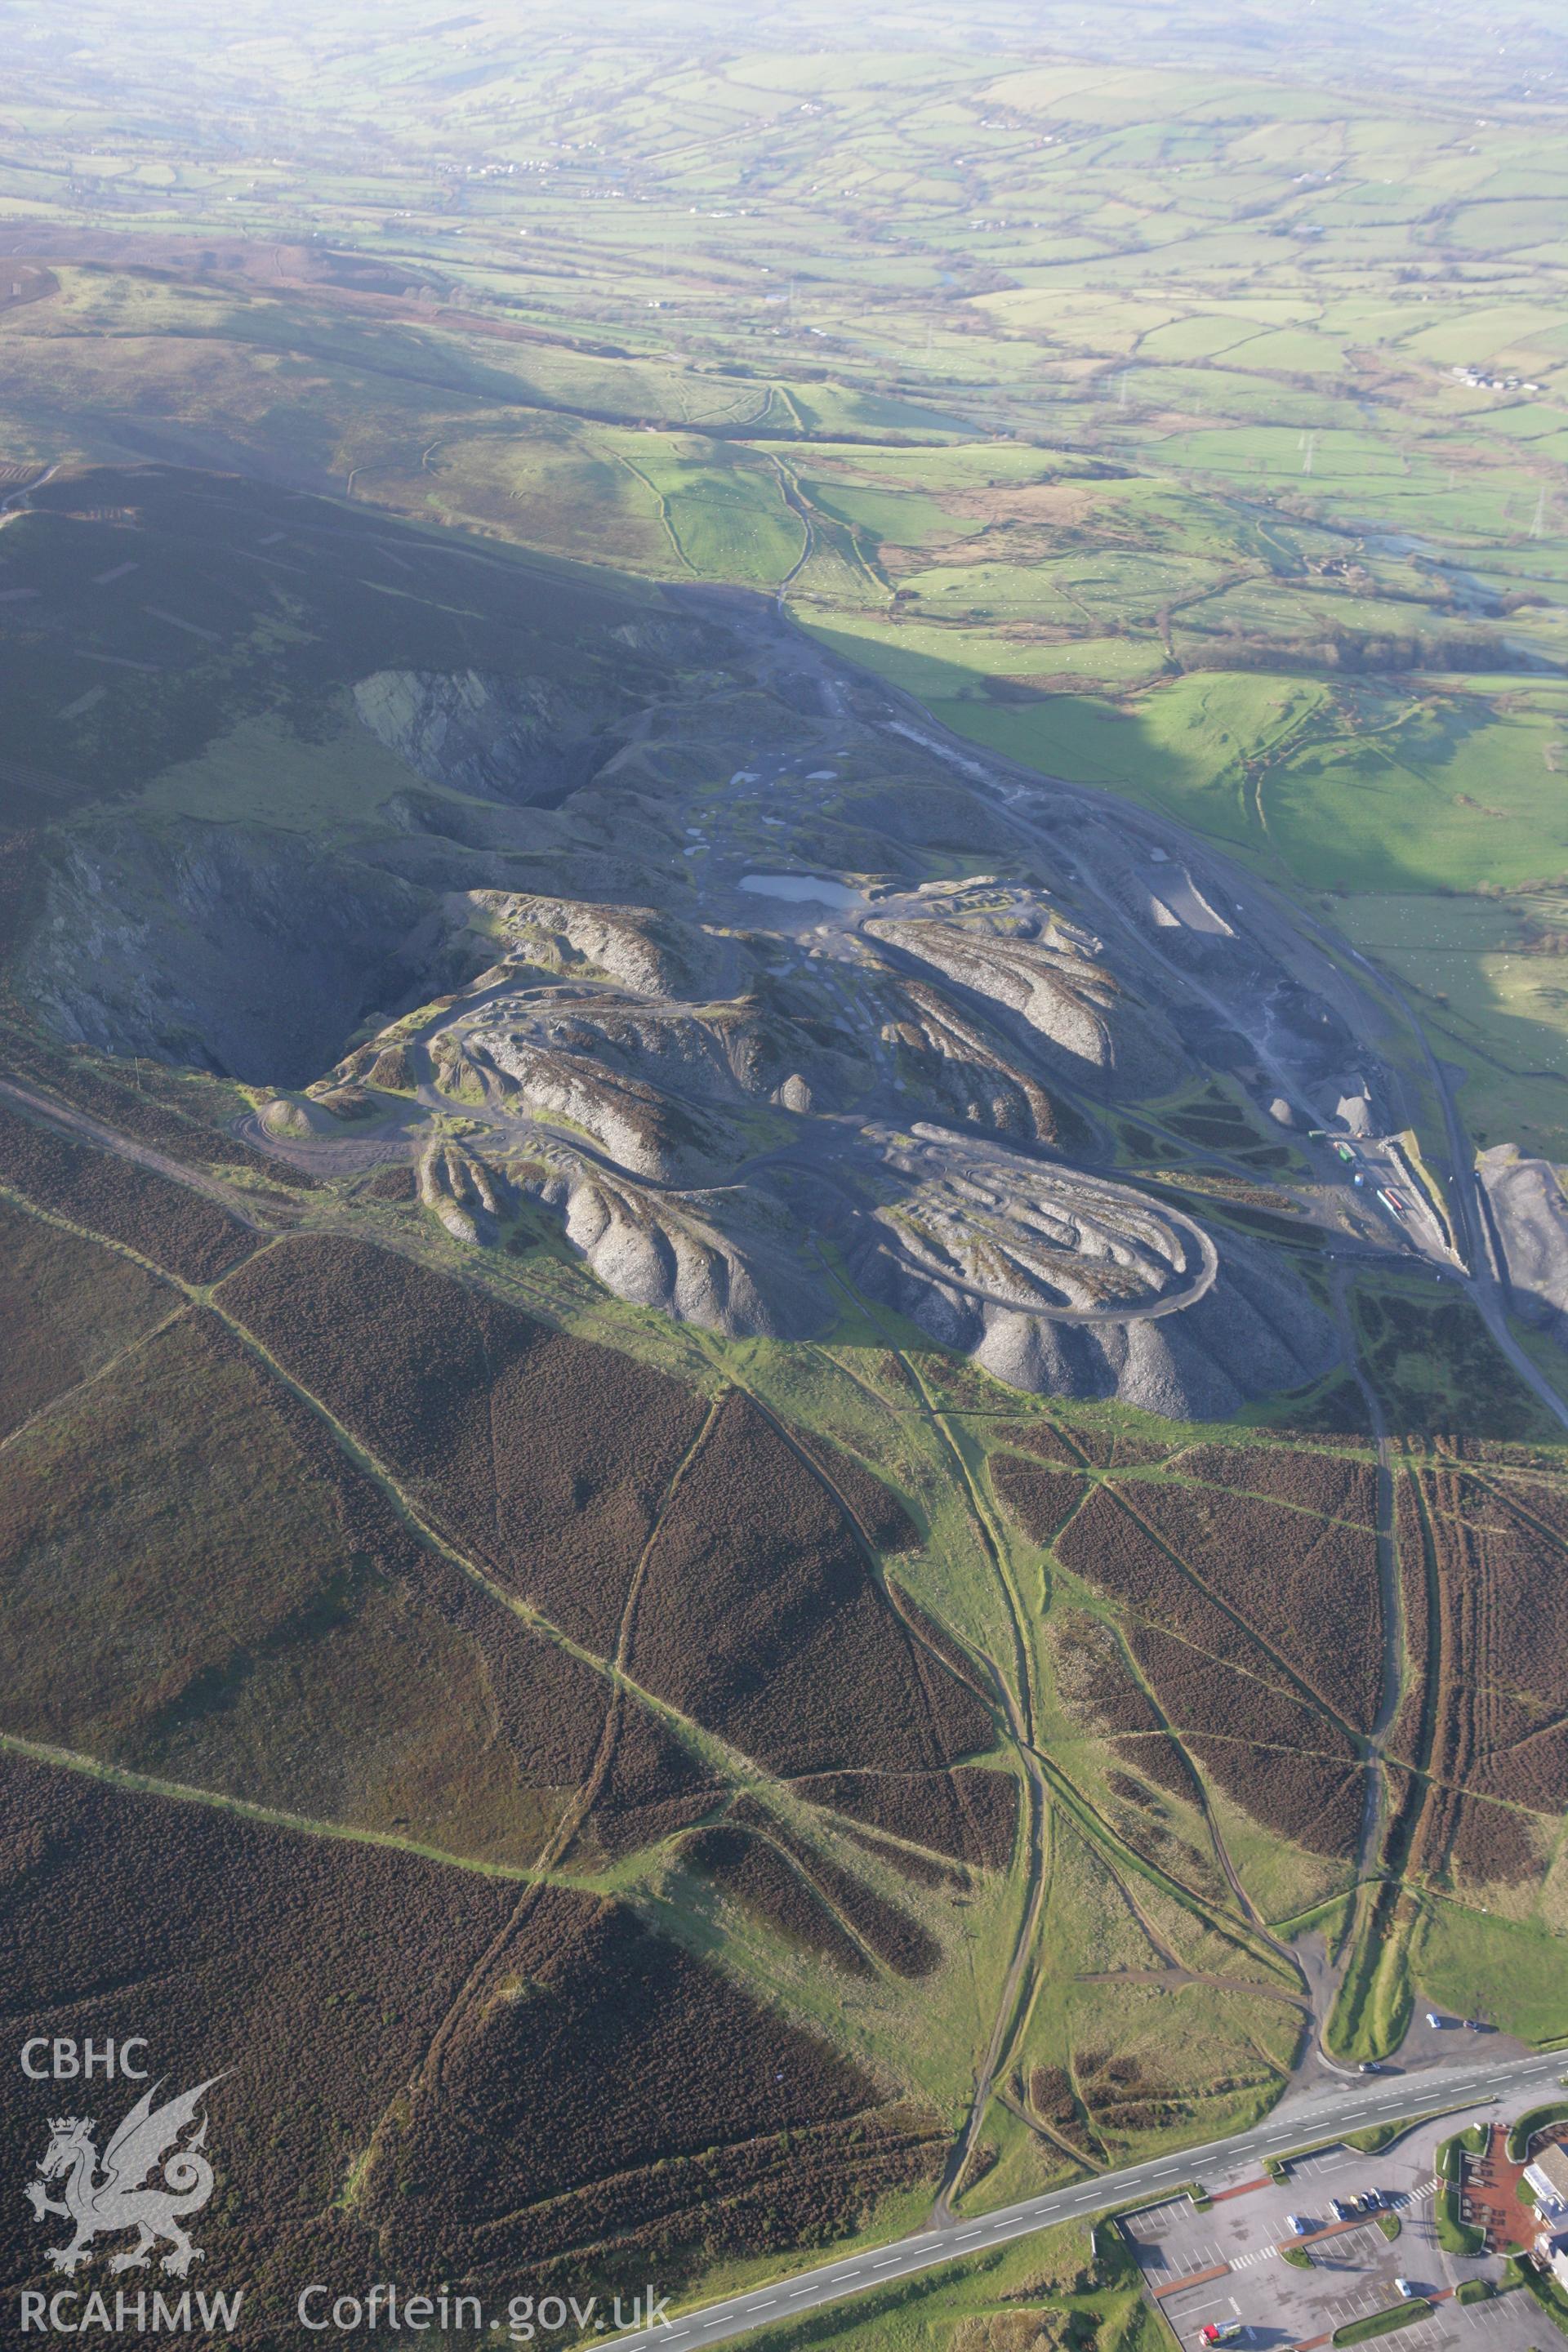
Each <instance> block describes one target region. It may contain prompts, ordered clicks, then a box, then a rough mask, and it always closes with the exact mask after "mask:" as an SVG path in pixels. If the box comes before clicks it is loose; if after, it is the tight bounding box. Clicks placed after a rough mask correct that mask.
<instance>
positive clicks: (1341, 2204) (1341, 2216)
mask: <svg viewBox="0 0 1568 2352" xmlns="http://www.w3.org/2000/svg"><path fill="white" fill-rule="evenodd" d="M1329 2202H1330V2204H1331V2206H1332V2207H1333V2209H1334V2219H1335V2221H1350V2220H1352V2217H1353V2214H1354V2210H1355V2209H1354V2207H1353V2206H1352V2205H1348V2204H1347V2203H1346V2202H1345V2200H1344V2199H1343V2198H1342V2197H1331V2198H1330V2200H1329Z"/></svg>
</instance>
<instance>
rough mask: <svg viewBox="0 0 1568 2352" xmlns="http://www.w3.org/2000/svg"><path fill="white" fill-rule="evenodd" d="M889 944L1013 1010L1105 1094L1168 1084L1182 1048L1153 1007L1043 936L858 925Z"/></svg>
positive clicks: (951, 926) (948, 926)
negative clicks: (1029, 937) (1162, 1082)
mask: <svg viewBox="0 0 1568 2352" xmlns="http://www.w3.org/2000/svg"><path fill="white" fill-rule="evenodd" d="M867 928H868V930H869V932H870V933H871V935H872V936H873V937H874V938H876V939H879V940H886V941H887V943H888V944H889V946H890V947H893V948H896V949H899V950H902V952H903V953H904V954H906V955H910V956H914V957H917V958H918V959H919V961H921V963H924V964H929V965H931V966H932V967H933V968H934V969H935V970H936V971H940V972H943V973H945V974H946V975H947V977H948V978H949V979H950V980H953V981H956V982H959V984H960V985H961V986H962V987H963V988H965V989H967V990H970V991H972V992H973V993H974V994H975V995H976V996H981V997H989V998H990V999H991V1000H992V1001H993V1003H996V1004H999V1005H1002V1006H1005V1008H1006V1010H1007V1011H1008V1012H1010V1013H1017V1014H1018V1015H1019V1016H1020V1017H1021V1018H1022V1019H1023V1020H1024V1021H1025V1022H1026V1024H1028V1026H1029V1027H1030V1028H1031V1029H1032V1030H1034V1031H1035V1032H1036V1033H1037V1034H1038V1036H1039V1037H1040V1038H1041V1039H1042V1040H1043V1041H1044V1042H1045V1044H1046V1045H1047V1048H1048V1049H1049V1052H1050V1055H1051V1058H1052V1059H1053V1060H1056V1061H1058V1063H1059V1064H1060V1066H1063V1067H1064V1068H1065V1069H1068V1070H1071V1071H1073V1072H1074V1073H1075V1074H1076V1075H1077V1076H1079V1077H1080V1078H1083V1077H1089V1076H1092V1078H1093V1079H1094V1080H1096V1081H1097V1082H1098V1084H1099V1085H1100V1087H1101V1088H1102V1089H1103V1090H1104V1091H1105V1092H1107V1093H1109V1094H1117V1095H1131V1094H1137V1093H1139V1092H1140V1091H1149V1090H1152V1088H1153V1087H1156V1086H1157V1085H1158V1084H1159V1082H1160V1078H1161V1076H1162V1074H1163V1075H1164V1077H1165V1082H1166V1083H1167V1084H1169V1083H1170V1082H1171V1080H1172V1079H1173V1077H1174V1076H1175V1074H1176V1073H1177V1072H1178V1071H1179V1069H1180V1067H1181V1064H1182V1059H1183V1056H1182V1051H1181V1047H1180V1045H1178V1043H1177V1041H1176V1038H1175V1035H1174V1033H1173V1031H1172V1030H1171V1028H1170V1025H1169V1024H1168V1023H1167V1022H1165V1021H1164V1020H1163V1019H1162V1018H1161V1016H1160V1015H1159V1014H1158V1013H1153V1012H1151V1011H1150V1010H1149V1009H1148V1008H1146V1007H1145V1006H1142V1005H1140V1004H1138V1003H1134V1002H1133V1001H1132V1000H1131V998H1130V997H1129V996H1128V994H1127V992H1126V991H1125V990H1124V989H1123V988H1122V987H1121V983H1120V982H1118V981H1117V980H1116V978H1115V977H1114V975H1113V974H1112V973H1110V972H1109V971H1106V970H1105V969H1104V968H1103V966H1101V965H1100V964H1098V963H1095V962H1093V961H1091V960H1090V959H1089V957H1087V956H1085V955H1081V954H1079V953H1076V952H1074V951H1073V950H1069V949H1066V948H1061V947H1057V946H1054V945H1052V944H1051V943H1050V942H1049V941H1048V940H1022V939H1016V938H1014V939H999V938H995V937H994V936H990V935H988V934H986V933H984V932H977V931H974V930H972V929H963V928H961V927H960V926H959V925H957V924H955V923H946V922H942V921H939V920H936V919H932V920H930V921H922V922H879V923H871V924H868V926H867Z"/></svg>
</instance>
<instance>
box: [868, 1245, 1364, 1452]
mask: <svg viewBox="0 0 1568 2352" xmlns="http://www.w3.org/2000/svg"><path fill="white" fill-rule="evenodd" d="M858 1274H859V1279H860V1280H861V1282H862V1283H863V1285H864V1286H865V1287H866V1288H867V1289H868V1290H869V1291H870V1292H871V1293H872V1295H873V1296H875V1297H879V1298H881V1299H883V1300H884V1301H885V1302H886V1303H887V1304H888V1305H889V1307H895V1308H897V1309H898V1311H899V1312H900V1314H904V1315H908V1316H909V1317H910V1319H911V1321H913V1322H916V1323H918V1324H919V1325H920V1326H921V1329H922V1330H924V1331H929V1332H930V1334H931V1338H932V1339H936V1340H938V1341H939V1342H940V1343H941V1344H942V1345H943V1346H944V1347H950V1348H955V1349H960V1350H962V1352H963V1353H964V1354H965V1355H972V1356H973V1358H974V1360H975V1361H976V1363H979V1364H982V1365H984V1368H985V1370H987V1371H988V1372H991V1373H993V1374H994V1376H995V1378H996V1379H997V1380H999V1381H1006V1382H1007V1384H1008V1386H1009V1387H1010V1388H1018V1389H1026V1390H1029V1391H1033V1392H1034V1393H1035V1394H1036V1395H1038V1396H1064V1397H1116V1398H1118V1399H1120V1401H1121V1402H1122V1403H1123V1404H1132V1405H1137V1406H1139V1407H1140V1408H1141V1409H1142V1411H1143V1412H1157V1413H1163V1414H1165V1415H1166V1416H1167V1417H1168V1418H1171V1419H1173V1420H1192V1421H1219V1420H1224V1419H1226V1417H1227V1416H1229V1415H1230V1414H1233V1413H1235V1412H1237V1411H1238V1410H1239V1408H1240V1407H1241V1406H1242V1405H1243V1404H1245V1403H1246V1402H1247V1400H1248V1399H1249V1398H1251V1397H1255V1396H1259V1395H1263V1394H1265V1393H1267V1392H1268V1391H1269V1390H1271V1389H1280V1388H1291V1387H1295V1386H1297V1385H1299V1384H1300V1383H1301V1382H1304V1381H1310V1380H1313V1379H1315V1378H1316V1377H1317V1376H1318V1375H1319V1374H1321V1372H1323V1371H1326V1370H1327V1369H1328V1367H1329V1366H1330V1365H1331V1363H1332V1362H1333V1360H1334V1358H1335V1354H1336V1342H1335V1339H1334V1333H1333V1329H1332V1327H1331V1324H1330V1323H1329V1321H1328V1319H1327V1318H1326V1317H1325V1316H1323V1315H1322V1314H1321V1312H1320V1311H1319V1309H1318V1308H1317V1307H1315V1306H1314V1305H1313V1303H1312V1301H1311V1299H1310V1297H1309V1296H1308V1293H1307V1292H1306V1290H1305V1289H1304V1287H1303V1286H1302V1285H1301V1284H1300V1282H1299V1281H1298V1280H1297V1279H1296V1277H1295V1276H1293V1275H1290V1274H1289V1273H1285V1272H1283V1271H1282V1269H1281V1268H1280V1267H1279V1264H1278V1263H1277V1262H1276V1261H1270V1260H1268V1259H1267V1258H1266V1257H1265V1255H1264V1254H1263V1253H1261V1252H1258V1251H1255V1250H1253V1249H1252V1248H1251V1247H1250V1246H1249V1245H1247V1244H1234V1243H1233V1242H1232V1241H1231V1240H1230V1238H1229V1237H1228V1236H1227V1237H1226V1244H1225V1252H1224V1255H1223V1256H1222V1258H1221V1259H1220V1262H1219V1265H1218V1268H1217V1271H1216V1275H1215V1281H1214V1284H1213V1286H1212V1287H1211V1288H1209V1289H1208V1290H1207V1291H1206V1292H1205V1293H1204V1294H1203V1295H1202V1296H1201V1297H1198V1298H1196V1299H1195V1300H1194V1301H1193V1302H1192V1303H1191V1304H1190V1305H1187V1306H1185V1307H1183V1308H1182V1309H1181V1310H1180V1311H1179V1312H1176V1313H1173V1314H1170V1315H1167V1316H1163V1317H1161V1318H1142V1319H1129V1320H1117V1319H1114V1318H1107V1319H1105V1320H1102V1321H1098V1322H1092V1323H1067V1322H1063V1321H1060V1320H1058V1319H1055V1318H1049V1317H1046V1316H1042V1315H1039V1314H1026V1313H1022V1312H1019V1311H1016V1310H1015V1309H1012V1308H1010V1307H1005V1306H1001V1305H994V1304H991V1303H990V1302H987V1301H981V1300H978V1299H976V1298H974V1297H970V1296H967V1295H965V1294H964V1293H963V1292H961V1291H959V1290H957V1289H956V1288H955V1287H954V1286H952V1284H946V1283H943V1282H942V1281H941V1280H940V1279H939V1278H935V1277H933V1276H930V1275H926V1274H921V1273H920V1272H919V1271H917V1270H916V1269H915V1268H914V1267H912V1266H911V1265H909V1264H908V1263H907V1262H905V1261H904V1260H902V1259H900V1258H895V1257H892V1256H890V1255H888V1254H887V1253H886V1252H883V1251H877V1252H876V1253H874V1254H873V1255H869V1256H868V1258H867V1259H866V1260H865V1261H863V1262H862V1264H861V1265H860V1267H859V1268H858Z"/></svg>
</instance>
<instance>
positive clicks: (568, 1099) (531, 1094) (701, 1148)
mask: <svg viewBox="0 0 1568 2352" xmlns="http://www.w3.org/2000/svg"><path fill="white" fill-rule="evenodd" d="M489 1054H490V1056H491V1058H492V1059H493V1060H494V1061H495V1062H496V1064H497V1065H498V1066H500V1069H501V1070H502V1071H504V1073H505V1074H506V1076H508V1077H509V1078H510V1079H512V1080H513V1081H514V1083H515V1085H516V1087H517V1090H518V1094H519V1097H520V1098H521V1102H522V1104H523V1105H524V1106H525V1107H526V1108H528V1109H530V1110H533V1111H544V1112H549V1113H552V1114H553V1115H554V1116H555V1117H556V1118H560V1119H563V1120H565V1121H568V1122H569V1123H570V1124H571V1125H572V1126H574V1127H579V1128H582V1129H584V1131H585V1132H586V1133H587V1134H588V1135H589V1136H591V1137H592V1138H593V1139H594V1141H595V1144H597V1145H598V1147H599V1148H600V1150H602V1151H603V1152H604V1153H605V1156H606V1157H607V1158H609V1159H611V1160H616V1162H617V1163H618V1164H619V1165H620V1166H621V1167H622V1168H626V1169H628V1170H630V1171H633V1172H634V1173H635V1174H637V1175H638V1176H646V1177H650V1178H651V1179H652V1180H653V1181H655V1182H657V1183H661V1184H682V1185H686V1184H709V1183H713V1182H715V1181H721V1179H722V1178H723V1177H724V1176H725V1175H726V1174H727V1173H728V1172H729V1171H730V1170H731V1168H733V1167H734V1166H735V1164H736V1162H737V1161H738V1160H742V1159H743V1158H744V1157H745V1154H746V1146H745V1143H744V1141H743V1140H742V1137H741V1136H740V1135H739V1134H738V1133H737V1131H736V1129H734V1128H733V1127H731V1124H730V1123H729V1121H728V1120H726V1119H724V1118H721V1117H720V1116H719V1115H718V1114H716V1113H715V1112H712V1111H709V1110H702V1109H699V1108H697V1107H696V1106H695V1105H693V1104H689V1103H684V1102H681V1101H679V1099H678V1098H677V1097H673V1096H668V1095H664V1094H661V1093H660V1092H659V1091H658V1088H657V1087H651V1086H649V1085H648V1084H647V1081H646V1080H645V1079H642V1078H632V1077H621V1076H616V1074H615V1073H614V1072H613V1071H610V1070H607V1069H605V1066H604V1065H603V1063H601V1062H599V1061H596V1060H595V1059H593V1058H592V1057H591V1056H589V1055H580V1054H567V1053H553V1052H551V1051H549V1050H548V1049H546V1048H544V1047H542V1046H538V1045H530V1044H528V1043H526V1042H519V1041H516V1040H513V1039H510V1038H508V1037H505V1036H498V1037H495V1038H493V1039H492V1041H491V1043H490V1045H489Z"/></svg>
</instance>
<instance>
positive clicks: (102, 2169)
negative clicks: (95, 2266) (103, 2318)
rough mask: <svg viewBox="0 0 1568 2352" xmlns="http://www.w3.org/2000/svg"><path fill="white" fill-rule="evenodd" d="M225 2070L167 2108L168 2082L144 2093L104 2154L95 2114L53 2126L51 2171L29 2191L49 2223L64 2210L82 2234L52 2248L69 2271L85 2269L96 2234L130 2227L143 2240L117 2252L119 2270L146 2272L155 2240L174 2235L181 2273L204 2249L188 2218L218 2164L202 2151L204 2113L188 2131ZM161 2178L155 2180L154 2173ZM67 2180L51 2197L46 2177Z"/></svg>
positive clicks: (172, 2264)
mask: <svg viewBox="0 0 1568 2352" xmlns="http://www.w3.org/2000/svg"><path fill="white" fill-rule="evenodd" d="M222 2079H223V2078H222V2076H221V2075H218V2074H213V2075H210V2076H209V2077H208V2079H207V2080H206V2082H205V2083H198V2084H196V2086H195V2090H194V2091H185V2092H183V2093H182V2094H181V2095H180V2096H179V2097H178V2098H177V2099H168V2100H165V2102H164V2104H163V2105H162V2106H161V2107H154V2106H153V2099H154V2098H155V2096H156V2095H157V2093H158V2090H159V2088H160V2087H161V2086H160V2085H159V2084H156V2083H154V2084H153V2087H152V2089H151V2090H148V2091H144V2092H143V2093H142V2096H141V2097H140V2098H139V2099H138V2100H137V2102H136V2105H134V2106H133V2107H132V2110H131V2113H130V2114H129V2115H128V2116H126V2118H125V2120H124V2122H123V2123H122V2124H121V2126H120V2128H119V2130H118V2131H117V2132H116V2133H115V2135H114V2137H113V2138H112V2139H111V2140H110V2143H109V2146H108V2147H106V2148H105V2149H104V2151H103V2155H102V2158H101V2159H100V2157H99V2153H98V2148H97V2147H96V2145H95V2143H94V2141H93V2137H92V2129H93V2124H92V2117H91V2116H55V2117H54V2118H53V2119H52V2120H51V2122H50V2125H49V2144H48V2146H47V2148H46V2149H45V2150H44V2153H43V2155H42V2157H41V2158H39V2161H38V2170H39V2172H40V2174H41V2175H42V2176H43V2177H42V2179H38V2180H29V2181H28V2183H27V2185H26V2189H25V2191H24V2194H25V2195H26V2199H27V2200H28V2202H29V2204H30V2205H31V2206H32V2209H33V2211H34V2212H35V2214H36V2215H37V2218H38V2220H39V2221H42V2220H43V2218H44V2216H45V2214H46V2213H60V2214H63V2215H64V2216H65V2218H66V2220H67V2221H71V2222H74V2224H75V2226H76V2235H75V2237H74V2238H73V2239H72V2240H71V2242H70V2244H69V2245H68V2246H51V2247H50V2248H49V2249H48V2252H47V2260H48V2261H49V2262H50V2263H52V2264H53V2266H54V2268H55V2269H56V2270H58V2271H64V2272H66V2273H68V2274H69V2273H71V2272H72V2271H75V2270H79V2268H80V2266H81V2264H82V2263H85V2262H87V2261H88V2260H89V2258H90V2256H91V2252H92V2242H93V2240H94V2238H100V2237H113V2236H116V2235H117V2234H118V2233H119V2232H120V2231H124V2230H134V2231H136V2232H137V2239H136V2243H135V2244H134V2245H133V2246H130V2247H128V2248H127V2249H126V2250H125V2252H123V2253H119V2254H115V2255H113V2256H112V2257H111V2258H110V2265H109V2267H110V2270H111V2271H129V2270H142V2269H144V2268H145V2267H146V2264H147V2262H148V2259H149V2257H150V2255H151V2253H152V2250H153V2246H154V2245H155V2244H156V2243H157V2242H158V2241H159V2240H160V2239H166V2240H167V2241H168V2243H169V2246H170V2248H171V2250H172V2251H171V2252H168V2253H166V2254H165V2255H164V2256H163V2268H164V2270H166V2271H174V2273H176V2274H177V2275H178V2276H180V2277H182V2278H183V2277H184V2273H186V2272H187V2271H188V2270H189V2269H190V2267H191V2264H192V2263H199V2262H200V2261H201V2260H202V2250H201V2248H200V2247H199V2246H194V2245H193V2244H192V2243H191V2241H190V2238H189V2236H188V2234H187V2232H186V2231H184V2229H183V2228H182V2227H181V2221H182V2218H183V2217H184V2215H186V2214H190V2213H199V2212H200V2211H201V2210H202V2207H203V2206H204V2205H205V2203H206V2201H207V2199H208V2198H209V2197H210V2196H211V2195H212V2193H213V2168H212V2166H211V2165H210V2164H209V2163H208V2162H207V2160H206V2158H205V2156H204V2155H203V2154H202V2148H203V2147H204V2145H205V2140H206V2136H207V2119H206V2116H205V2115H204V2116H202V2119H201V2123H200V2126H198V2128H197V2130H196V2132H195V2135H194V2136H193V2137H192V2138H190V2139H189V2140H187V2141H186V2142H185V2143H184V2146H182V2145H181V2144H180V2135H181V2133H182V2132H183V2131H184V2129H185V2126H187V2124H189V2123H191V2122H192V2121H193V2120H194V2118H195V2115H196V2112H197V2109H198V2108H199V2106H200V2105H201V2100H202V2095H203V2094H204V2092H206V2091H210V2090H211V2088H212V2086H213V2084H214V2083H217V2082H221V2081H222ZM149 2173H154V2174H156V2175H157V2178H156V2179H154V2180H153V2182H152V2183H148V2179H147V2176H148V2174H149ZM61 2179H63V2181H64V2184H65V2186H64V2191H63V2194H62V2195H61V2197H59V2198H58V2199H56V2198H52V2197H50V2196H49V2195H48V2194H47V2190H46V2189H45V2187H44V2183H45V2181H49V2180H61Z"/></svg>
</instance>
